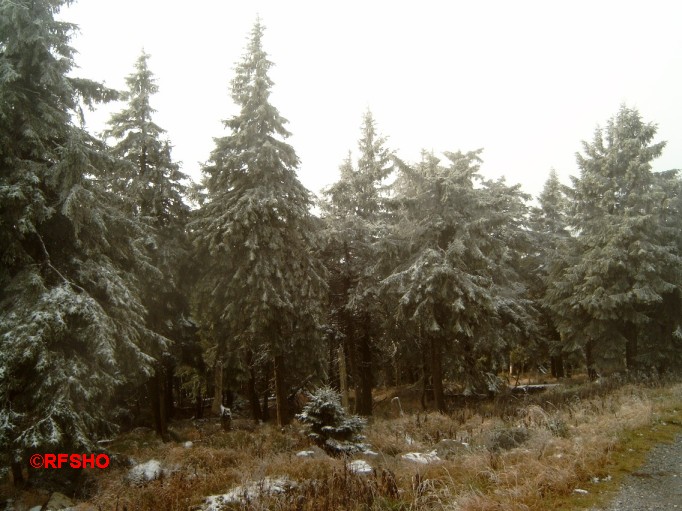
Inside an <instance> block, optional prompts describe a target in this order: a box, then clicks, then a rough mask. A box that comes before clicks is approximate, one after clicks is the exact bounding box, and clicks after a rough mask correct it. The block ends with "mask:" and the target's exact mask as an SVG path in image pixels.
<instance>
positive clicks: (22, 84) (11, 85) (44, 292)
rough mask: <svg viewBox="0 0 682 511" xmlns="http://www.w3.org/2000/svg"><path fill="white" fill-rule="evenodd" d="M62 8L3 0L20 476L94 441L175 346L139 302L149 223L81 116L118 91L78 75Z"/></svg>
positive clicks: (2, 248)
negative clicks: (121, 398) (126, 391)
mask: <svg viewBox="0 0 682 511" xmlns="http://www.w3.org/2000/svg"><path fill="white" fill-rule="evenodd" d="M64 3H65V2H64V1H59V0H31V1H28V0H17V1H13V2H2V3H0V353H2V356H1V357H0V452H1V453H2V454H1V455H0V456H1V457H2V461H3V462H9V463H10V464H11V466H12V472H13V475H14V480H15V482H20V481H21V480H22V464H23V463H25V462H26V461H27V460H28V454H29V453H31V452H68V451H71V450H73V451H75V452H88V451H90V450H92V449H94V448H95V445H96V444H95V443H94V441H95V440H96V438H97V437H98V435H100V434H102V433H104V432H106V431H108V430H109V429H110V427H111V423H110V422H109V419H110V417H111V413H110V412H111V410H110V407H109V406H108V405H109V398H110V397H111V395H112V392H113V391H114V389H115V388H116V386H117V385H119V384H121V383H123V382H125V381H132V380H134V379H139V378H140V377H142V376H144V375H145V374H149V373H150V371H151V365H152V361H153V358H152V356H151V354H152V353H153V352H154V351H156V350H158V349H160V347H162V346H163V345H164V344H165V343H166V340H165V338H163V337H162V336H160V335H157V334H155V333H154V332H152V331H150V330H149V328H148V326H147V325H146V321H145V313H146V311H145V308H144V307H143V304H142V301H141V297H140V289H139V282H140V278H143V277H144V276H146V275H151V274H154V275H160V274H159V272H158V271H157V270H156V269H155V268H154V266H153V265H152V264H151V261H150V258H149V256H148V254H147V253H146V250H145V246H144V239H145V237H146V230H145V228H144V226H143V225H141V224H139V223H137V222H135V221H134V220H132V219H130V218H128V216H127V215H126V213H125V212H124V210H123V204H122V201H121V199H120V198H119V197H117V196H116V195H115V194H113V193H110V192H109V191H108V190H107V189H106V188H107V187H106V185H105V184H104V183H106V182H108V180H109V178H110V177H111V168H112V166H113V165H112V163H113V162H112V159H111V157H110V156H109V154H108V153H107V151H106V150H105V147H104V146H103V145H102V144H101V143H100V142H98V141H97V140H96V139H94V138H92V137H91V136H89V135H88V134H87V133H86V132H85V131H84V130H83V129H82V127H81V126H80V125H79V124H78V120H79V118H81V119H82V116H81V113H82V111H81V105H83V104H85V105H92V104H93V103H94V102H97V101H101V100H107V99H112V98H114V97H115V96H116V94H115V92H114V91H111V90H109V89H106V88H105V87H103V86H102V85H100V84H98V83H96V82H92V81H89V80H84V79H79V78H72V77H70V76H69V74H70V71H71V70H72V69H73V67H74V60H73V54H74V51H73V49H72V48H71V47H70V46H69V37H70V34H71V32H72V31H73V29H74V28H75V27H74V26H73V25H71V24H69V23H64V22H61V21H57V20H55V14H56V13H57V12H58V11H59V9H60V7H62V5H64Z"/></svg>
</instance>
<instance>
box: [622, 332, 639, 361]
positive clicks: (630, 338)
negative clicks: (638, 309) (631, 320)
mask: <svg viewBox="0 0 682 511" xmlns="http://www.w3.org/2000/svg"><path fill="white" fill-rule="evenodd" d="M628 326H629V327H630V328H628V329H626V331H625V339H626V342H625V367H626V369H627V370H628V371H636V370H637V369H638V368H639V364H638V363H637V351H638V350H637V327H636V326H635V325H632V324H630V325H628Z"/></svg>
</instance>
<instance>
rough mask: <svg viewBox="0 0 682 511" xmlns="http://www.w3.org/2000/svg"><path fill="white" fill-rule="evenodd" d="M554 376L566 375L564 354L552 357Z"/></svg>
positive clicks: (561, 376)
mask: <svg viewBox="0 0 682 511" xmlns="http://www.w3.org/2000/svg"><path fill="white" fill-rule="evenodd" d="M551 364H552V376H554V377H555V378H563V377H564V376H566V372H565V371H564V357H563V356H562V355H555V356H553V357H552V358H551Z"/></svg>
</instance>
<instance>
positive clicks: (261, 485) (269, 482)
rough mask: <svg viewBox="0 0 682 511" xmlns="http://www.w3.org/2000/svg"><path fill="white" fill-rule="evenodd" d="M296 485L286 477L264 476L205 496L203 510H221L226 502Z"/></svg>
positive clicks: (240, 500)
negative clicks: (224, 491) (228, 489)
mask: <svg viewBox="0 0 682 511" xmlns="http://www.w3.org/2000/svg"><path fill="white" fill-rule="evenodd" d="M294 486H296V483H294V482H293V481H291V480H290V479H288V478H286V477H278V478H276V479H275V478H271V477H266V478H265V479H263V480H262V481H252V482H250V483H247V484H244V485H241V486H237V487H236V488H233V489H232V490H230V491H229V492H227V493H225V494H223V495H211V496H210V497H206V502H205V507H204V511H221V509H223V506H225V505H227V504H238V503H244V504H245V503H248V502H250V501H253V500H254V499H257V498H258V497H259V496H263V495H276V494H278V493H284V492H286V491H287V490H290V489H291V488H293V487H294Z"/></svg>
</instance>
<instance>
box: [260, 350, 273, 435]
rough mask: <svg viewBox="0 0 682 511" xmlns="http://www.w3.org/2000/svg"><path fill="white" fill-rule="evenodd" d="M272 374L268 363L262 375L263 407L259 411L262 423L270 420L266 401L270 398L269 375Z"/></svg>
mask: <svg viewBox="0 0 682 511" xmlns="http://www.w3.org/2000/svg"><path fill="white" fill-rule="evenodd" d="M271 373H272V364H271V363H268V364H266V366H265V372H264V373H263V407H262V410H261V416H262V418H263V422H267V421H269V420H270V405H269V403H268V399H269V396H270V374H271Z"/></svg>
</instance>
